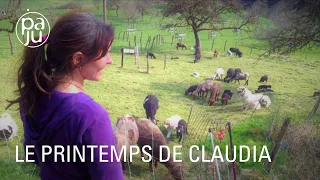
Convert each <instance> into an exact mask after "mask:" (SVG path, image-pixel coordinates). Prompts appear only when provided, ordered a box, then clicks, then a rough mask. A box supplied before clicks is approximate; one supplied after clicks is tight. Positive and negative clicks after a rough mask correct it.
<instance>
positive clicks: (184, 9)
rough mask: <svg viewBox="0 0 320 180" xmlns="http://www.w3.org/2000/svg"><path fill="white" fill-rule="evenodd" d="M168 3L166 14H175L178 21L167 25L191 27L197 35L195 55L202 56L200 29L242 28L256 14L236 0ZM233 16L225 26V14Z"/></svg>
mask: <svg viewBox="0 0 320 180" xmlns="http://www.w3.org/2000/svg"><path fill="white" fill-rule="evenodd" d="M165 1H166V2H167V4H168V7H167V9H165V10H164V16H165V17H169V16H175V17H177V21H176V22H175V23H172V24H168V25H167V26H166V27H170V26H171V27H172V26H175V27H191V28H192V30H193V33H194V37H195V50H196V52H195V56H196V57H201V48H200V47H201V46H200V38H199V35H198V33H199V31H205V30H214V31H220V30H225V29H240V28H243V27H244V26H246V25H247V24H249V23H251V22H254V21H255V20H256V19H255V15H254V14H253V13H252V12H251V11H249V10H248V11H247V12H245V11H244V4H241V3H240V2H237V1H236V0H226V1H220V0H165ZM230 15H232V16H233V20H235V22H234V21H231V23H230V24H229V25H228V26H225V24H224V21H225V19H223V16H230Z"/></svg>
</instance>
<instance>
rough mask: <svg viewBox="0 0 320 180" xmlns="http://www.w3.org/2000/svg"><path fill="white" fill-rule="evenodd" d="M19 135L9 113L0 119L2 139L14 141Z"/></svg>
mask: <svg viewBox="0 0 320 180" xmlns="http://www.w3.org/2000/svg"><path fill="white" fill-rule="evenodd" d="M17 135H18V126H17V124H16V122H15V121H14V120H13V119H12V117H11V115H10V114H9V113H3V114H2V115H1V117H0V139H6V140H12V139H13V138H14V137H15V136H17Z"/></svg>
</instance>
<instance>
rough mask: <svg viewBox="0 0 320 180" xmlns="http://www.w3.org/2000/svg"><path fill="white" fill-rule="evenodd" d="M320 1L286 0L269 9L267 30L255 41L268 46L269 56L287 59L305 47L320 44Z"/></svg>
mask: <svg viewBox="0 0 320 180" xmlns="http://www.w3.org/2000/svg"><path fill="white" fill-rule="evenodd" d="M319 14H320V1H319V0H304V1H301V0H284V1H280V2H278V3H277V4H276V5H274V6H273V7H272V8H269V12H268V16H267V18H268V19H269V20H270V22H269V25H268V26H260V27H259V29H258V31H257V33H256V38H257V39H260V40H264V41H266V42H267V43H268V44H269V49H268V50H267V52H268V53H269V54H272V53H277V54H279V55H284V54H285V55H287V54H290V53H293V52H294V51H296V50H298V49H301V48H304V47H305V46H306V45H310V46H312V45H317V44H319V43H320V16H319Z"/></svg>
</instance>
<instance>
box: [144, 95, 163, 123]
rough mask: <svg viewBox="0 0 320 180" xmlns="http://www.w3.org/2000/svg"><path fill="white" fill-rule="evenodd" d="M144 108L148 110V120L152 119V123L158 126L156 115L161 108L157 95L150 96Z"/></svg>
mask: <svg viewBox="0 0 320 180" xmlns="http://www.w3.org/2000/svg"><path fill="white" fill-rule="evenodd" d="M143 107H144V109H145V110H146V115H147V118H148V119H151V121H152V122H154V123H155V124H157V120H156V119H155V115H156V113H157V110H158V108H159V100H158V98H157V97H156V96H155V95H152V94H149V95H148V96H147V97H146V98H145V99H144V102H143Z"/></svg>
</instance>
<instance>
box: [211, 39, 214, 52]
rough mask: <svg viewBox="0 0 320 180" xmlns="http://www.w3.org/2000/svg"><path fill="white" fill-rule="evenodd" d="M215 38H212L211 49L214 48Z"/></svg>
mask: <svg viewBox="0 0 320 180" xmlns="http://www.w3.org/2000/svg"><path fill="white" fill-rule="evenodd" d="M213 44H214V39H212V45H211V51H212V50H213Z"/></svg>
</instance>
